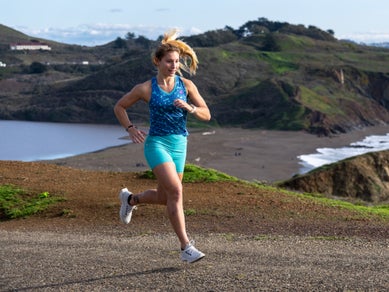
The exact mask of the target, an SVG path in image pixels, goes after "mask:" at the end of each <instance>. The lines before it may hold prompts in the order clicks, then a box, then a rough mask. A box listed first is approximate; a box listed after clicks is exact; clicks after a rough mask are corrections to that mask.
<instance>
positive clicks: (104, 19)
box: [0, 0, 389, 46]
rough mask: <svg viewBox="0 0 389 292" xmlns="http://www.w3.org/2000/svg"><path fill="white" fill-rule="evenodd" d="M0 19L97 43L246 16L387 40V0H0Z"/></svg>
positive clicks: (33, 31) (236, 21)
mask: <svg viewBox="0 0 389 292" xmlns="http://www.w3.org/2000/svg"><path fill="white" fill-rule="evenodd" d="M0 3H1V9H0V23H1V24H3V25H6V26H9V27H12V28H14V29H17V30H19V31H21V32H23V33H26V34H28V35H31V36H39V37H42V38H47V39H50V40H56V41H60V42H64V43H69V44H83V45H91V46H93V45H99V44H104V43H107V42H109V41H112V40H114V39H116V38H117V37H125V35H126V34H127V32H132V33H135V35H143V36H146V37H147V38H149V39H156V38H157V37H158V36H159V35H161V34H163V32H164V31H166V30H167V29H169V28H173V27H177V28H179V29H180V30H181V35H190V34H196V33H201V32H204V31H208V30H213V29H221V28H224V27H225V26H227V25H228V26H231V27H233V28H239V27H240V26H241V25H243V24H244V23H246V22H247V21H250V20H256V19H258V18H260V17H265V18H267V19H268V20H271V21H281V22H289V23H291V24H303V25H305V26H308V25H314V26H316V27H318V28H320V29H323V30H328V29H332V30H333V31H334V32H335V37H337V38H338V39H344V38H347V39H352V40H354V41H357V42H365V43H371V42H384V41H386V42H389V1H387V0H192V1H184V0H180V1H178V0H170V1H167V0H165V1H160V0H135V1H132V0H108V1H99V0H12V1H9V0H0Z"/></svg>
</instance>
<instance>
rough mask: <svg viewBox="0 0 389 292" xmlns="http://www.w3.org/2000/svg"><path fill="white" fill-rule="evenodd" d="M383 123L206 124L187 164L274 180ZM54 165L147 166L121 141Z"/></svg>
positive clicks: (193, 140) (380, 130)
mask: <svg viewBox="0 0 389 292" xmlns="http://www.w3.org/2000/svg"><path fill="white" fill-rule="evenodd" d="M388 132H389V129H388V126H376V127H368V128H364V129H361V130H355V131H352V132H350V133H347V134H340V135H337V136H333V137H317V136H315V135H312V134H308V133H306V132H287V131H267V130H248V129H241V128H211V129H206V130H198V129H195V130H190V135H189V138H188V141H189V146H188V156H187V162H188V163H192V164H196V165H199V166H202V167H206V168H213V169H216V170H219V171H222V172H225V173H227V174H230V175H232V176H236V177H238V178H241V179H245V180H249V181H253V180H255V181H265V182H275V181H279V180H285V179H288V178H290V177H292V176H293V175H295V174H297V173H299V171H300V168H301V165H300V164H299V159H298V156H299V155H302V154H311V153H315V152H316V149H317V148H320V147H330V148H339V147H343V146H348V145H350V143H352V142H356V141H360V140H362V139H363V138H365V137H366V136H370V135H384V134H386V133H388ZM45 162H49V163H54V164H58V165H64V166H70V167H76V168H83V169H92V170H109V171H123V172H138V171H144V170H147V169H148V167H147V163H146V161H145V159H144V156H143V144H132V143H130V144H126V145H124V146H119V147H112V148H108V149H104V150H102V151H97V152H93V153H88V154H83V155H77V156H73V157H69V158H64V159H56V160H50V161H45Z"/></svg>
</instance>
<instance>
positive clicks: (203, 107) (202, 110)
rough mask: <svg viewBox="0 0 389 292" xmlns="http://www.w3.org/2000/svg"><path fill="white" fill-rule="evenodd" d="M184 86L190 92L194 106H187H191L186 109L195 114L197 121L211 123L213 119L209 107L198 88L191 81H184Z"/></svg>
mask: <svg viewBox="0 0 389 292" xmlns="http://www.w3.org/2000/svg"><path fill="white" fill-rule="evenodd" d="M184 84H185V86H186V90H187V91H188V97H189V99H190V101H191V102H192V104H187V105H188V106H189V108H188V107H185V109H186V110H187V111H188V112H189V113H191V114H193V115H194V116H195V117H196V118H197V119H199V120H201V121H209V120H210V119H211V112H210V111H209V108H208V106H207V103H206V102H205V100H204V99H203V97H202V96H201V95H200V93H199V91H198V89H197V86H196V85H195V84H194V83H193V82H192V81H191V80H189V79H184Z"/></svg>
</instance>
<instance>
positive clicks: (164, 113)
mask: <svg viewBox="0 0 389 292" xmlns="http://www.w3.org/2000/svg"><path fill="white" fill-rule="evenodd" d="M176 99H182V100H184V101H187V92H186V88H185V85H184V82H183V81H182V79H181V78H180V77H179V76H175V81H174V88H173V90H172V91H171V92H169V93H168V92H166V91H164V90H162V89H161V88H160V87H159V86H158V82H157V78H156V77H153V78H152V79H151V98H150V101H149V109H150V130H149V135H150V136H166V135H171V134H176V135H184V136H187V135H188V131H187V129H186V118H187V114H188V113H187V111H186V110H184V109H181V108H177V107H176V106H174V104H173V102H174V100H176Z"/></svg>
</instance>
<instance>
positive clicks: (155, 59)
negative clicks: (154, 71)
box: [153, 57, 159, 66]
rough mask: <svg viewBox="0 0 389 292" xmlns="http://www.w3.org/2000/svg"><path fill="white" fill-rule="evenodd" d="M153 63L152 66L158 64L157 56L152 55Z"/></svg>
mask: <svg viewBox="0 0 389 292" xmlns="http://www.w3.org/2000/svg"><path fill="white" fill-rule="evenodd" d="M153 64H154V66H158V65H159V60H158V58H157V57H153Z"/></svg>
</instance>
